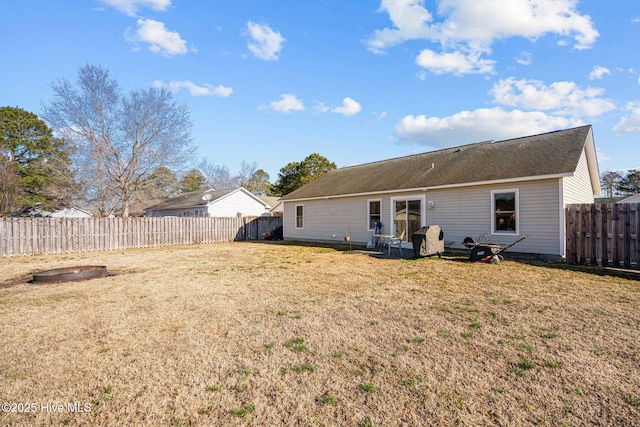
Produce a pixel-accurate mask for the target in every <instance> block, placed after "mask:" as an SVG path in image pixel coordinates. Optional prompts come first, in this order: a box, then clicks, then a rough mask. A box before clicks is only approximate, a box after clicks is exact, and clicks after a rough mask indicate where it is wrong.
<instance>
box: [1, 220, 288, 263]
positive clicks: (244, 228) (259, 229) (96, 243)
mask: <svg viewBox="0 0 640 427" xmlns="http://www.w3.org/2000/svg"><path fill="white" fill-rule="evenodd" d="M279 225H282V217H241V218H207V217H187V218H162V217H159V218H126V219H123V218H0V257H10V256H26V255H41V254H60V253H69V252H87V251H108V250H117V249H128V248H143V247H149V246H173V245H190V244H196V243H220V242H230V241H234V240H259V239H262V236H263V234H264V233H265V232H267V231H270V230H272V229H273V228H274V227H276V226H279Z"/></svg>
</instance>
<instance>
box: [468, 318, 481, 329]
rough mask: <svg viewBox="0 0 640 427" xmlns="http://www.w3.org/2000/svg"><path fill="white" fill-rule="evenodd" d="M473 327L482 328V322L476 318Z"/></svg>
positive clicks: (472, 323)
mask: <svg viewBox="0 0 640 427" xmlns="http://www.w3.org/2000/svg"><path fill="white" fill-rule="evenodd" d="M470 326H471V327H472V328H475V329H480V328H482V323H480V322H478V320H474V321H473V322H471V325H470Z"/></svg>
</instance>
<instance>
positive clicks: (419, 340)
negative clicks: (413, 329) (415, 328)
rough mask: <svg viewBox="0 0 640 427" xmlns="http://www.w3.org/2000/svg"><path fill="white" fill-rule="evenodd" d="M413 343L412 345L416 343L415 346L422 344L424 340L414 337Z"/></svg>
mask: <svg viewBox="0 0 640 427" xmlns="http://www.w3.org/2000/svg"><path fill="white" fill-rule="evenodd" d="M413 342H414V343H416V344H422V343H423V342H424V338H422V337H415V338H414V339H413Z"/></svg>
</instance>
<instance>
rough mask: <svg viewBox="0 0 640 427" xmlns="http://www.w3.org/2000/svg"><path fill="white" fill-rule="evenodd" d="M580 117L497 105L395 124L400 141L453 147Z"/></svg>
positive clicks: (408, 118)
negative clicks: (507, 108)
mask: <svg viewBox="0 0 640 427" xmlns="http://www.w3.org/2000/svg"><path fill="white" fill-rule="evenodd" d="M582 124H583V123H582V121H580V120H576V119H571V118H564V117H554V116H550V115H548V114H545V113H543V112H539V111H535V112H525V111H520V110H513V111H505V110H504V109H502V108H500V107H495V108H491V109H489V108H481V109H478V110H474V111H462V112H459V113H456V114H454V115H452V116H449V117H443V118H439V117H426V116H424V115H420V116H412V115H409V116H406V117H404V118H402V120H400V122H399V123H398V124H397V125H396V135H397V137H398V139H399V140H400V142H401V143H404V144H419V145H428V146H431V147H434V148H445V147H452V146H456V145H461V144H467V143H473V142H479V141H483V140H489V139H494V140H503V139H509V138H516V137H520V136H523V135H535V134H538V133H544V132H550V131H553V130H557V129H563V128H568V127H573V126H579V125H582Z"/></svg>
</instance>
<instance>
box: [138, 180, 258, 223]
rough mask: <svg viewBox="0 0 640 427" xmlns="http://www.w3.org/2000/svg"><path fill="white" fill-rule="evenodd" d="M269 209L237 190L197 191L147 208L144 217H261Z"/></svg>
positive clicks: (244, 192) (252, 197) (256, 199)
mask: <svg viewBox="0 0 640 427" xmlns="http://www.w3.org/2000/svg"><path fill="white" fill-rule="evenodd" d="M270 209H271V206H270V205H269V204H268V203H267V202H265V201H264V200H262V199H261V198H260V197H258V196H256V195H254V194H252V193H250V192H249V191H248V190H246V189H244V188H242V187H240V188H235V189H229V190H213V189H208V190H199V191H191V192H188V193H182V194H178V195H177V196H173V197H170V198H168V199H166V200H163V201H162V202H160V203H157V204H155V205H153V206H149V207H148V208H146V209H145V216H209V217H235V216H262V215H269V211H270Z"/></svg>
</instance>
